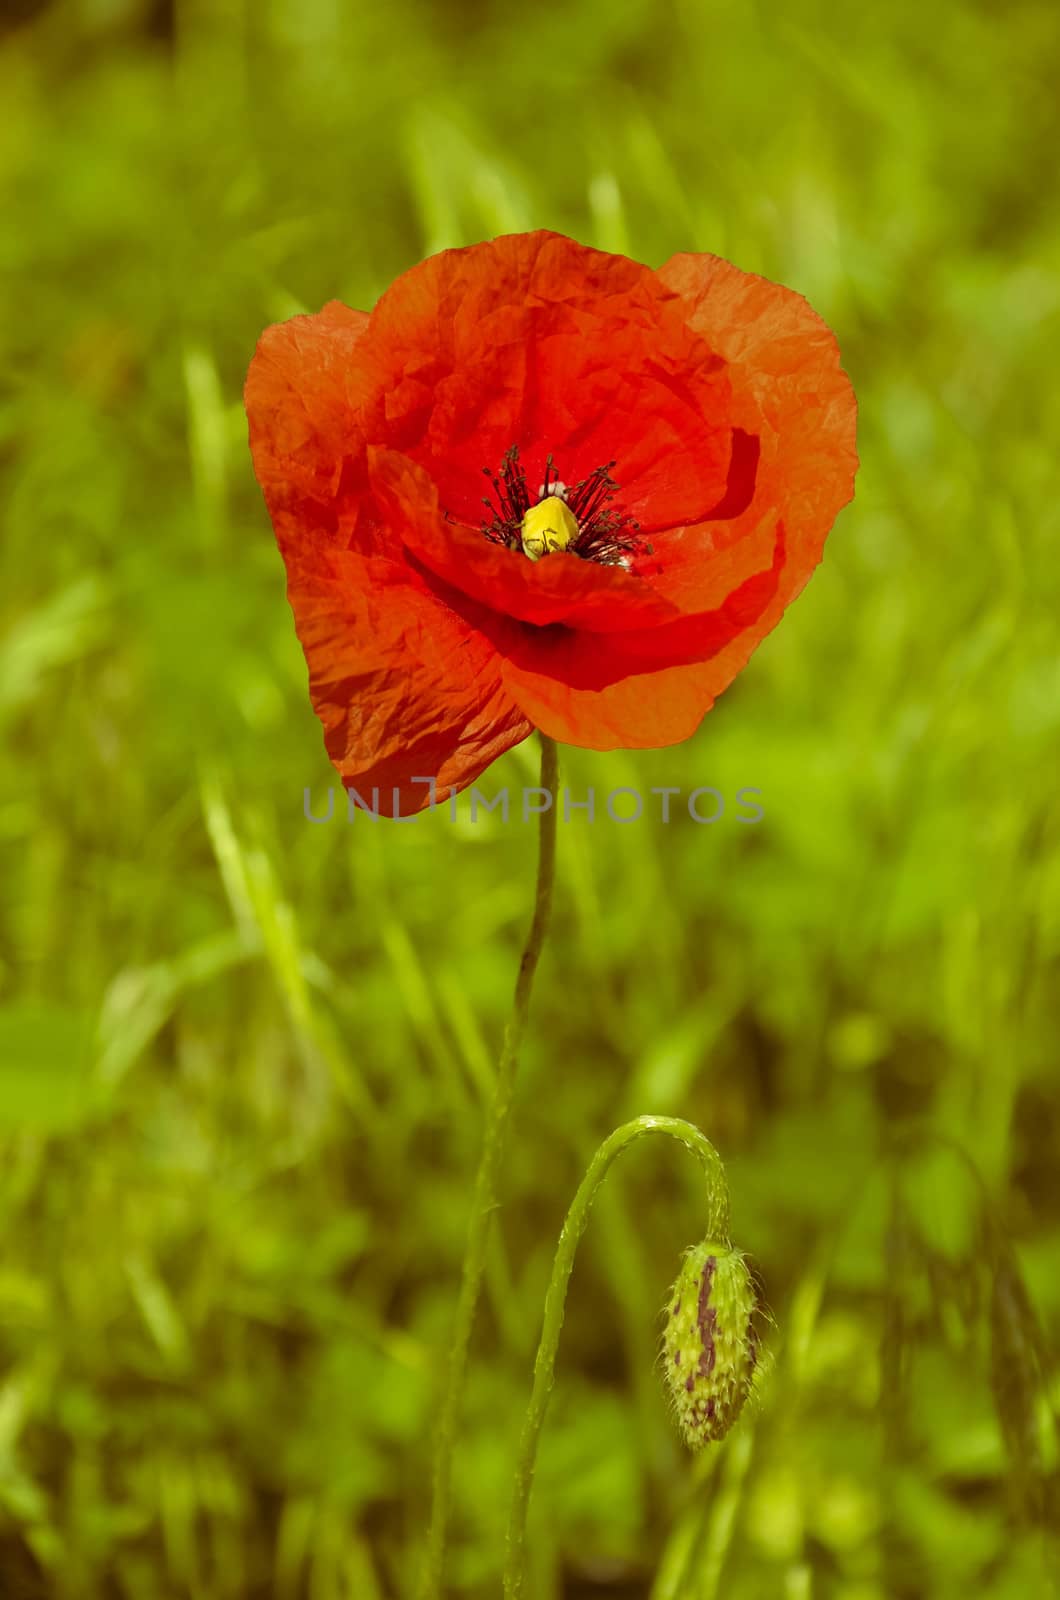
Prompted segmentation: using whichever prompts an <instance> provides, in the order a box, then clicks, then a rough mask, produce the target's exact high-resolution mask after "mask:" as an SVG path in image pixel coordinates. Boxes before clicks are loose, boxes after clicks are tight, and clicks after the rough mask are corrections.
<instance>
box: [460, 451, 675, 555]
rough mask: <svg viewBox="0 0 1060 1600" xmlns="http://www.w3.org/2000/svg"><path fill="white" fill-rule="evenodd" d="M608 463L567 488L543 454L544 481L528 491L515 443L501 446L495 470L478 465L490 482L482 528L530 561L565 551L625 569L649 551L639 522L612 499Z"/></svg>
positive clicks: (613, 492) (613, 485)
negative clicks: (498, 467) (533, 493)
mask: <svg viewBox="0 0 1060 1600" xmlns="http://www.w3.org/2000/svg"><path fill="white" fill-rule="evenodd" d="M614 465H615V463H614V462H613V461H609V462H607V464H606V465H605V466H602V467H596V468H594V470H593V471H592V472H590V474H589V476H588V477H587V478H583V479H582V481H581V482H580V483H576V484H575V485H574V487H573V488H572V489H568V488H567V485H566V484H565V483H564V482H563V481H562V480H561V479H560V477H559V475H558V473H557V472H556V469H555V467H554V465H553V462H552V457H551V456H549V457H548V459H547V461H546V462H545V472H544V481H543V482H542V484H541V487H540V488H539V490H538V492H537V494H536V496H531V494H530V490H529V488H528V487H527V482H526V473H525V471H524V470H523V466H522V463H521V462H520V460H519V446H518V445H515V444H513V445H512V447H511V449H510V450H507V451H505V454H504V460H503V462H502V463H501V470H500V473H499V474H498V473H494V472H491V471H490V470H489V468H488V467H483V469H482V470H483V472H484V473H485V475H486V477H487V478H488V479H489V480H490V482H491V483H492V485H493V496H492V497H491V496H488V495H487V496H486V497H485V498H484V499H483V502H482V503H483V505H484V506H485V507H486V510H487V511H488V512H489V520H488V521H485V522H483V523H482V525H481V527H482V532H483V533H484V534H485V536H486V538H487V539H490V540H492V542H493V543H494V544H503V545H507V547H508V549H509V550H521V551H522V552H523V554H524V555H525V556H527V557H528V558H529V559H530V560H531V561H540V560H541V559H542V557H543V556H551V555H562V554H565V555H571V556H579V557H580V558H581V559H582V560H583V561H596V562H599V564H600V565H601V566H605V567H624V568H625V569H626V571H627V572H628V571H629V570H630V569H631V567H632V566H633V562H634V559H635V558H636V557H638V556H640V555H643V554H649V555H650V553H651V546H650V545H649V544H647V543H646V541H645V540H644V539H643V538H641V536H640V526H639V524H638V523H636V522H634V520H633V518H632V517H630V516H628V515H627V513H626V512H625V511H623V510H621V508H620V507H618V506H616V505H613V504H612V502H613V500H614V497H615V495H616V493H617V492H618V484H617V483H616V482H615V480H614V478H612V476H611V468H612V467H613V466H614ZM494 502H496V503H494Z"/></svg>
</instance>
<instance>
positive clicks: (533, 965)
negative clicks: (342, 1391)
mask: <svg viewBox="0 0 1060 1600" xmlns="http://www.w3.org/2000/svg"><path fill="white" fill-rule="evenodd" d="M558 770H559V761H558V756H557V751H556V745H555V743H554V742H553V740H551V739H549V738H547V737H546V736H545V735H544V734H542V735H541V788H542V789H544V790H547V792H548V793H549V795H550V796H552V804H551V806H550V807H549V809H548V810H547V811H543V812H542V813H541V829H540V836H539V845H538V860H537V892H536V896H535V900H534V915H533V920H532V922H531V924H530V932H529V934H528V935H527V940H526V948H525V949H524V950H523V957H522V960H521V962H520V963H519V975H518V978H517V979H516V984H515V1003H514V1005H513V1007H512V1014H511V1018H510V1020H509V1022H508V1026H507V1028H506V1029H505V1033H504V1043H503V1046H502V1048H501V1057H500V1061H499V1063H498V1066H497V1078H496V1083H495V1085H494V1089H493V1099H492V1101H491V1102H490V1106H489V1110H488V1112H487V1117H486V1130H485V1137H484V1140H483V1145H482V1155H481V1157H480V1159H479V1166H478V1173H477V1174H476V1177H475V1191H474V1197H473V1200H472V1206H471V1219H470V1222H469V1224H468V1233H467V1244H466V1246H465V1249H464V1266H463V1272H462V1275H461V1279H460V1294H459V1297H458V1299H457V1305H456V1317H455V1325H454V1328H453V1342H452V1345H451V1347H450V1352H449V1363H448V1367H447V1371H446V1382H445V1392H444V1395H443V1397H442V1406H441V1411H440V1413H439V1419H438V1431H437V1435H436V1439H435V1450H434V1477H433V1488H432V1498H431V1520H430V1527H429V1529H428V1533H427V1549H426V1554H425V1557H424V1562H423V1567H422V1570H421V1574H420V1583H419V1588H418V1590H417V1595H418V1600H437V1597H438V1595H439V1594H440V1592H441V1584H442V1568H443V1565H444V1561H445V1536H446V1529H447V1526H448V1522H449V1502H450V1495H451V1483H452V1469H453V1447H454V1444H455V1440H456V1432H457V1424H458V1421H459V1416H460V1403H461V1400H462V1399H463V1394H464V1382H465V1377H466V1373H467V1352H468V1345H469V1343H470V1340H471V1330H472V1328H473V1326H474V1322H475V1311H476V1308H477V1306H478V1300H479V1294H480V1291H481V1288H482V1275H483V1272H484V1270H485V1265H486V1247H487V1244H488V1242H489V1230H490V1224H491V1222H492V1220H493V1212H494V1208H495V1207H496V1204H497V1186H498V1179H499V1176H500V1171H501V1167H502V1164H503V1162H504V1153H505V1149H506V1147H507V1142H508V1122H509V1117H510V1114H511V1108H512V1098H513V1095H514V1092H515V1078H516V1072H517V1070H518V1066H519V1048H520V1045H521V1044H522V1039H523V1033H524V1031H525V1028H526V1018H527V1012H528V1010H529V1006H530V991H531V989H532V987H533V983H534V973H535V972H536V970H537V963H538V958H539V957H540V955H541V947H542V945H543V944H544V940H545V933H546V931H547V929H548V921H549V913H550V911H551V908H552V883H553V878H554V876H555V860H556V803H557V800H558V795H557V784H556V778H557V774H558Z"/></svg>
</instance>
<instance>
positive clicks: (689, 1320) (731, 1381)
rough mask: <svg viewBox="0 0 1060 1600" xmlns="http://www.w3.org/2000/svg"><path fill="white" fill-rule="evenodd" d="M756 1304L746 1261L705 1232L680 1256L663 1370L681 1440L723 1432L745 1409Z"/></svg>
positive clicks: (695, 1443) (702, 1439)
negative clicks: (682, 1261) (698, 1240)
mask: <svg viewBox="0 0 1060 1600" xmlns="http://www.w3.org/2000/svg"><path fill="white" fill-rule="evenodd" d="M757 1307H758V1298H757V1295H756V1293H755V1287H754V1283H753V1281H752V1278H751V1274H750V1272H749V1271H748V1269H747V1263H746V1262H745V1260H744V1258H743V1256H742V1255H741V1254H740V1252H739V1251H738V1250H734V1249H733V1248H732V1246H731V1245H728V1244H719V1243H718V1242H717V1241H712V1240H709V1239H707V1240H704V1242H703V1243H702V1244H697V1245H695V1246H693V1248H692V1249H691V1250H689V1251H688V1253H687V1254H686V1256H685V1259H684V1264H683V1265H682V1267H681V1271H680V1274H679V1276H678V1279H677V1282H676V1283H675V1284H674V1286H673V1290H672V1291H671V1294H670V1299H669V1301H668V1302H667V1309H666V1319H667V1320H666V1329H665V1332H664V1333H663V1340H662V1344H663V1350H662V1360H663V1373H664V1377H665V1382H666V1387H667V1389H668V1390H669V1392H670V1398H671V1400H672V1402H673V1409H674V1415H675V1417H676V1419H677V1424H678V1427H679V1428H680V1429H681V1432H682V1434H683V1435H684V1439H685V1443H686V1444H687V1445H688V1446H689V1448H690V1449H692V1450H699V1449H701V1448H702V1447H703V1445H705V1444H708V1443H709V1442H710V1441H711V1440H712V1439H724V1437H725V1435H726V1434H727V1433H728V1431H729V1429H730V1428H731V1427H732V1425H733V1423H734V1422H735V1421H736V1419H737V1417H738V1416H739V1415H740V1412H741V1411H742V1409H743V1404H744V1401H745V1400H746V1399H747V1396H748V1394H749V1393H750V1390H751V1383H752V1380H753V1378H754V1372H755V1365H756V1362H757V1359H758V1335H757V1333H756V1331H755V1327H754V1315H755V1311H756V1310H757Z"/></svg>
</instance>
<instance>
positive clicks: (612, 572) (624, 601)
mask: <svg viewBox="0 0 1060 1600" xmlns="http://www.w3.org/2000/svg"><path fill="white" fill-rule="evenodd" d="M368 482H369V486H370V488H371V492H372V494H373V497H374V499H375V502H376V505H377V506H378V508H379V514H380V516H381V517H382V518H383V519H384V521H385V522H386V524H387V526H388V527H389V528H390V529H391V530H392V535H393V539H394V542H395V544H401V543H404V545H405V547H406V549H408V550H409V551H410V552H411V554H412V555H413V556H415V557H416V559H417V560H418V561H419V562H421V563H422V564H423V566H424V567H426V568H427V570H428V571H429V572H431V573H433V574H434V576H435V577H437V578H439V579H441V580H442V581H443V582H444V583H445V584H447V585H448V586H450V587H451V588H453V589H456V590H459V591H461V592H462V593H463V594H465V595H468V596H470V597H471V598H472V599H474V600H477V601H479V602H481V603H482V604H484V605H486V606H489V607H490V608H491V609H493V610H496V611H498V612H500V613H502V614H503V615H504V616H506V617H513V618H516V619H518V620H520V621H523V622H530V623H535V624H537V625H538V626H546V625H548V624H552V623H566V624H567V625H568V626H571V627H581V628H585V629H588V630H589V631H591V632H601V633H609V632H615V631H617V630H619V629H623V628H637V627H651V626H652V625H653V624H659V623H663V622H668V621H670V620H671V619H673V618H676V617H677V616H678V615H679V612H678V610H677V607H676V606H674V605H671V604H670V602H669V601H667V600H664V599H662V598H661V597H660V596H659V595H657V594H656V593H655V592H654V590H653V589H652V587H651V585H650V584H649V583H647V582H646V581H645V580H644V579H643V578H638V577H634V576H632V575H631V574H630V573H628V572H625V571H623V569H622V568H621V567H617V566H614V567H609V566H601V565H599V564H598V563H597V562H594V561H581V560H579V558H578V557H577V556H574V555H565V554H562V553H559V554H555V555H550V556H547V557H545V558H544V559H543V560H540V561H529V560H528V559H527V558H526V556H525V555H524V554H523V553H522V551H521V550H510V549H508V547H507V546H506V545H501V544H495V543H493V542H491V541H490V540H489V539H487V538H486V537H485V535H484V534H482V533H481V532H480V531H479V530H478V529H477V528H467V527H464V526H462V525H461V524H460V523H455V522H447V521H446V520H445V518H444V516H443V514H442V511H441V509H440V507H439V503H438V489H437V486H436V485H435V484H434V483H433V482H432V480H431V479H430V478H429V477H428V476H427V473H426V472H425V471H424V469H423V468H422V467H419V466H417V465H416V464H415V463H414V462H412V461H410V460H409V458H408V457H407V456H404V455H400V454H398V452H397V451H394V450H378V449H375V448H374V447H369V450H368Z"/></svg>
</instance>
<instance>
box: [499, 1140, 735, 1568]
mask: <svg viewBox="0 0 1060 1600" xmlns="http://www.w3.org/2000/svg"><path fill="white" fill-rule="evenodd" d="M652 1133H663V1134H666V1135H668V1137H669V1138H671V1139H676V1140H677V1141H678V1142H679V1143H680V1144H683V1145H684V1147H685V1149H686V1150H688V1151H689V1153H690V1154H691V1155H693V1156H695V1158H696V1160H697V1161H698V1162H699V1164H700V1167H701V1168H702V1169H703V1174H704V1177H705V1178H706V1184H707V1205H706V1212H707V1216H706V1227H705V1229H704V1232H705V1234H706V1236H707V1237H708V1238H711V1239H717V1240H719V1241H726V1242H727V1241H728V1238H729V1189H728V1184H727V1183H726V1181H725V1169H724V1167H723V1166H722V1164H721V1157H720V1156H719V1155H718V1152H717V1151H716V1150H715V1148H714V1146H713V1145H712V1144H711V1142H710V1140H709V1139H708V1138H707V1137H706V1136H705V1135H704V1134H702V1133H700V1131H699V1129H698V1128H697V1127H695V1126H694V1125H693V1124H692V1123H691V1122H684V1121H682V1119H681V1118H680V1117H636V1118H634V1120H633V1121H632V1122H626V1123H623V1125H622V1127H620V1128H616V1129H615V1131H614V1133H612V1134H609V1135H608V1137H607V1138H606V1139H605V1140H604V1142H603V1144H602V1145H601V1146H600V1148H599V1149H598V1150H597V1152H596V1154H595V1155H594V1156H593V1159H592V1161H591V1162H590V1163H589V1168H588V1171H587V1172H586V1174H585V1176H584V1178H583V1179H582V1181H581V1183H580V1184H579V1185H578V1192H577V1194H576V1195H575V1196H574V1199H573V1201H572V1202H571V1207H570V1210H569V1211H568V1212H567V1217H566V1220H565V1222H564V1224H563V1229H562V1232H561V1233H560V1236H559V1243H558V1245H557V1246H556V1255H555V1260H554V1261H553V1263H552V1277H551V1280H550V1282H549V1286H548V1293H547V1295H546V1296H545V1315H544V1321H543V1324H542V1328H541V1340H540V1343H539V1344H538V1347H537V1358H536V1360H535V1362H534V1386H533V1390H532V1392H531V1395H530V1404H529V1406H528V1407H527V1412H526V1418H525V1421H524V1422H523V1432H522V1437H521V1439H520V1441H519V1456H518V1460H517V1463H516V1469H515V1483H514V1485H513V1488H512V1500H511V1509H510V1512H509V1516H508V1540H507V1549H506V1554H505V1565H504V1595H505V1600H519V1596H521V1595H522V1592H523V1549H524V1545H525V1542H526V1517H527V1512H528V1510H529V1506H530V1490H531V1487H532V1485H533V1478H534V1465H535V1463H536V1460H537V1446H538V1441H539V1439H540V1436H541V1429H542V1427H543V1425H544V1421H545V1416H546V1413H547V1411H548V1405H549V1400H550V1398H551V1395H552V1386H553V1383H554V1381H555V1372H556V1352H557V1350H558V1348H559V1339H560V1333H561V1332H562V1329H563V1317H564V1312H565V1310H566V1303H567V1286H568V1284H569V1283H570V1275H571V1271H572V1270H573V1267H574V1257H575V1254H576V1252H577V1249H578V1243H579V1241H580V1239H581V1236H582V1234H583V1233H584V1232H585V1229H586V1226H587V1224H588V1221H589V1213H590V1211H591V1210H592V1205H593V1201H594V1200H595V1199H596V1196H597V1193H598V1191H599V1189H600V1185H601V1184H602V1183H603V1181H604V1179H605V1178H606V1177H607V1174H608V1172H609V1170H610V1168H611V1163H612V1162H613V1161H614V1160H615V1158H616V1156H619V1155H621V1154H622V1152H623V1150H626V1149H628V1147H629V1146H630V1145H631V1144H635V1143H636V1142H637V1140H638V1139H643V1138H646V1137H647V1135H648V1134H652Z"/></svg>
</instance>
